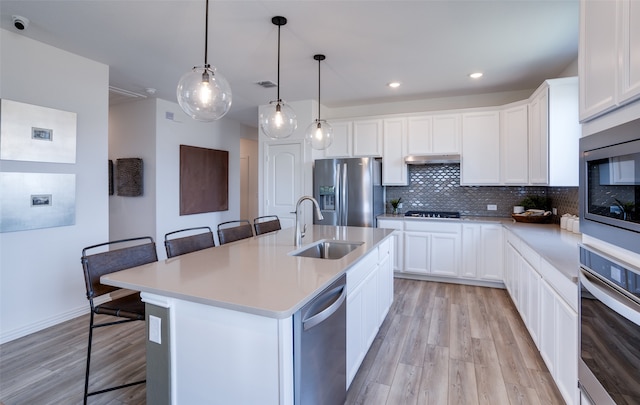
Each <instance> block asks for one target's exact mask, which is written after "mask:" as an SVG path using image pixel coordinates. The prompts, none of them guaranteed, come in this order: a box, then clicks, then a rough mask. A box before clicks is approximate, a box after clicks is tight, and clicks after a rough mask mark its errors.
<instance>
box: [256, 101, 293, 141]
mask: <svg viewBox="0 0 640 405" xmlns="http://www.w3.org/2000/svg"><path fill="white" fill-rule="evenodd" d="M269 104H270V105H269V107H268V108H265V109H264V110H263V111H262V112H261V113H260V128H261V129H262V132H264V134H265V135H266V136H268V137H269V138H271V139H283V138H288V137H289V136H291V134H293V132H294V131H295V130H296V128H297V127H298V120H297V118H296V113H295V112H294V111H293V108H291V107H289V106H288V105H287V104H285V103H284V102H283V101H282V100H276V101H271V102H270V103H269Z"/></svg>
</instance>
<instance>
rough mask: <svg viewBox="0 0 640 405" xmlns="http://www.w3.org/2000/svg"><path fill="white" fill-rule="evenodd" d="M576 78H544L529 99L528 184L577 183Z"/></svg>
mask: <svg viewBox="0 0 640 405" xmlns="http://www.w3.org/2000/svg"><path fill="white" fill-rule="evenodd" d="M580 134H581V127H580V123H579V121H578V78H577V77H565V78H561V79H550V80H546V81H545V82H544V83H543V84H542V85H540V87H538V89H537V90H536V91H535V92H534V93H533V94H532V96H531V98H530V102H529V147H528V151H529V157H528V160H529V184H533V185H546V186H552V187H577V186H578V169H579V164H578V158H579V154H578V153H576V151H577V150H578V142H579V139H580Z"/></svg>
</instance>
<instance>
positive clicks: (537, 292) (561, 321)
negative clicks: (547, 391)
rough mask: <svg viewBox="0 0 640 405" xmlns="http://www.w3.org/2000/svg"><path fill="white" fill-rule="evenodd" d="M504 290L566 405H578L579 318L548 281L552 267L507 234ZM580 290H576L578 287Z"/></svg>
mask: <svg viewBox="0 0 640 405" xmlns="http://www.w3.org/2000/svg"><path fill="white" fill-rule="evenodd" d="M504 260H505V279H504V280H505V286H506V287H507V291H508V292H509V295H510V296H511V299H512V300H513V302H514V304H515V306H516V308H517V309H518V312H519V313H520V317H521V318H522V320H523V321H524V324H525V325H526V327H527V329H528V330H529V333H530V334H531V338H532V339H533V341H534V343H535V344H536V346H537V348H538V350H539V351H540V355H541V357H542V359H543V360H544V362H545V364H546V365H547V368H548V369H549V372H550V373H551V375H552V376H553V379H554V381H555V383H556V385H557V386H558V389H559V391H560V393H561V394H562V397H563V398H564V400H565V402H566V403H567V404H576V405H577V404H579V391H578V355H579V353H578V314H577V311H576V310H575V309H574V308H572V307H571V306H570V305H569V304H567V300H566V299H565V298H563V296H561V295H560V294H558V292H557V291H556V288H554V285H555V282H556V281H555V280H553V281H552V280H549V279H547V278H546V275H549V274H550V273H549V272H550V271H554V272H556V273H557V271H556V270H553V269H552V270H549V268H550V267H551V266H550V265H549V264H548V263H547V262H546V261H545V260H542V259H541V258H540V256H539V255H538V254H537V253H535V252H533V251H532V250H531V249H530V248H529V247H528V246H527V245H526V244H525V243H524V242H522V241H521V240H520V239H519V238H518V237H516V236H515V235H513V234H512V233H509V232H507V236H506V243H505V256H504ZM576 288H577V287H576Z"/></svg>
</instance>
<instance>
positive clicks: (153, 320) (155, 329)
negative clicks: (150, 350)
mask: <svg viewBox="0 0 640 405" xmlns="http://www.w3.org/2000/svg"><path fill="white" fill-rule="evenodd" d="M161 332H162V319H161V318H158V317H157V316H153V315H149V340H150V341H152V342H154V343H157V344H162V334H161Z"/></svg>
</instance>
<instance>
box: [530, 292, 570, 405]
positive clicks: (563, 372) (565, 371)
mask: <svg viewBox="0 0 640 405" xmlns="http://www.w3.org/2000/svg"><path fill="white" fill-rule="evenodd" d="M541 303H542V305H541V308H542V309H541V319H542V323H541V329H540V341H541V345H540V347H539V349H540V354H541V355H542V358H543V360H544V361H545V363H547V367H548V368H549V372H550V373H551V375H552V376H553V379H554V381H555V382H556V385H557V386H558V390H559V391H560V393H561V394H562V397H563V398H564V400H565V402H566V403H567V404H578V403H579V390H578V388H577V384H578V314H577V312H576V311H575V310H574V309H573V308H571V307H570V306H569V305H567V303H566V302H565V301H564V299H562V297H560V296H559V295H558V294H557V293H556V292H555V290H554V289H553V287H551V286H550V285H549V284H548V283H547V282H546V281H545V280H542V282H541Z"/></svg>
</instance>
